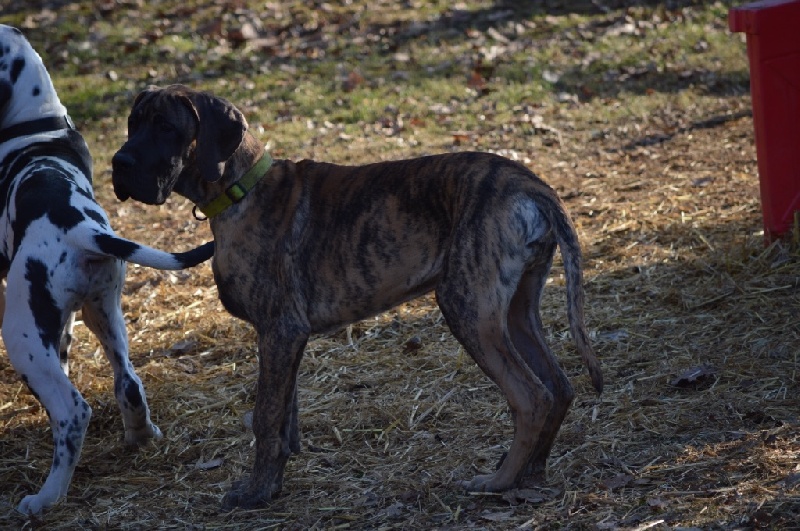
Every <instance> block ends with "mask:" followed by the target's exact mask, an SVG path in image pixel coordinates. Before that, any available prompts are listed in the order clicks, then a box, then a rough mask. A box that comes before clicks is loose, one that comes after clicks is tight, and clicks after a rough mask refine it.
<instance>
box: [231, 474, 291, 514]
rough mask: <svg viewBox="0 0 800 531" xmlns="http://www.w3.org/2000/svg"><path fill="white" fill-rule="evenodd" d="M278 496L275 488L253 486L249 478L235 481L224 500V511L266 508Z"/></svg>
mask: <svg viewBox="0 0 800 531" xmlns="http://www.w3.org/2000/svg"><path fill="white" fill-rule="evenodd" d="M278 490H280V489H278ZM277 494H278V492H277V491H276V490H275V488H272V489H268V488H263V487H260V486H253V485H252V483H251V481H250V479H249V478H245V479H241V480H239V481H234V482H233V485H231V490H229V491H228V493H227V494H225V497H224V498H222V510H223V511H232V510H233V509H235V508H237V507H240V508H242V509H258V508H260V507H264V506H265V505H266V504H267V503H269V502H270V501H271V500H272V498H273V496H275V495H277Z"/></svg>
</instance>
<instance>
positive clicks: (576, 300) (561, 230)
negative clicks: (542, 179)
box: [539, 187, 603, 394]
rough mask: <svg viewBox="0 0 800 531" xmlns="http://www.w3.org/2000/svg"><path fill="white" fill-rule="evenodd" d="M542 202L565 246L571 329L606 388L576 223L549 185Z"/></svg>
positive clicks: (595, 379) (598, 383)
mask: <svg viewBox="0 0 800 531" xmlns="http://www.w3.org/2000/svg"><path fill="white" fill-rule="evenodd" d="M539 200H540V204H542V203H544V205H543V206H544V207H545V208H544V209H543V210H544V214H545V216H546V217H547V219H548V221H549V222H550V225H551V226H552V228H553V232H554V234H555V237H556V241H557V242H558V247H559V248H560V249H561V257H562V259H563V261H564V275H565V277H566V281H567V318H568V319H569V326H570V331H571V332H572V337H573V339H574V340H575V344H576V346H577V347H578V353H580V355H581V358H582V359H583V362H584V363H585V364H586V367H587V368H588V369H589V377H590V378H591V379H592V385H593V386H594V388H595V389H596V390H597V392H598V394H599V393H602V392H603V372H602V371H601V369H600V362H599V361H598V360H597V356H595V353H594V349H592V344H591V342H590V341H589V333H588V332H587V331H586V321H585V317H584V314H583V305H584V298H583V266H582V260H581V246H580V243H579V242H578V236H577V233H576V232H575V226H574V225H573V224H572V219H570V217H569V213H567V211H566V209H565V208H564V204H563V203H562V202H561V200H560V199H559V198H558V197H557V196H556V194H555V192H554V191H553V190H552V189H550V188H549V187H546V191H543V192H542V193H541V194H540V195H539Z"/></svg>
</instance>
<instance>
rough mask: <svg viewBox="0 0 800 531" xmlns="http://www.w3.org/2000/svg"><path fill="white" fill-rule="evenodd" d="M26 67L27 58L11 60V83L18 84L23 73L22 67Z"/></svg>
mask: <svg viewBox="0 0 800 531" xmlns="http://www.w3.org/2000/svg"><path fill="white" fill-rule="evenodd" d="M23 68H25V59H24V58H22V57H17V58H16V59H14V60H13V61H12V62H11V72H10V73H9V75H10V76H11V84H12V85H16V84H17V79H19V75H20V74H21V73H22V69H23Z"/></svg>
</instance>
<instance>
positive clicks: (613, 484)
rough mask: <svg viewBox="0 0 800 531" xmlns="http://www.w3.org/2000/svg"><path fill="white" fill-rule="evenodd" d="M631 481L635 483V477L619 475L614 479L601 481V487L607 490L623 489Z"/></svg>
mask: <svg viewBox="0 0 800 531" xmlns="http://www.w3.org/2000/svg"><path fill="white" fill-rule="evenodd" d="M631 481H633V476H631V475H630V474H617V475H616V476H614V477H613V478H609V479H606V480H603V481H601V482H600V487H601V488H603V489H605V490H614V489H621V488H622V487H624V486H626V485H627V484H628V483H630V482H631Z"/></svg>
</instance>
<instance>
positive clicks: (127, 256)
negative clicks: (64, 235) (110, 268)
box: [70, 229, 214, 270]
mask: <svg viewBox="0 0 800 531" xmlns="http://www.w3.org/2000/svg"><path fill="white" fill-rule="evenodd" d="M70 236H74V237H76V238H77V239H78V240H79V241H78V242H76V243H77V244H79V245H80V246H81V247H82V248H84V249H86V250H87V251H89V252H91V253H96V254H98V255H104V256H110V257H114V258H119V259H120V260H124V261H126V262H131V263H134V264H139V265H142V266H146V267H152V268H155V269H162V270H163V269H167V270H176V269H186V268H187V267H194V266H196V265H198V264H200V263H202V262H205V261H206V260H208V259H210V258H211V257H212V256H214V242H213V241H210V242H206V243H204V244H203V245H201V246H199V247H195V248H194V249H192V250H190V251H186V252H182V253H169V252H166V251H159V250H158V249H153V248H152V247H147V246H145V245H141V244H139V243H136V242H133V241H131V240H126V239H125V238H120V237H119V236H117V235H115V234H113V233H108V232H102V231H98V230H96V229H94V230H89V231H72V233H70Z"/></svg>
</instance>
